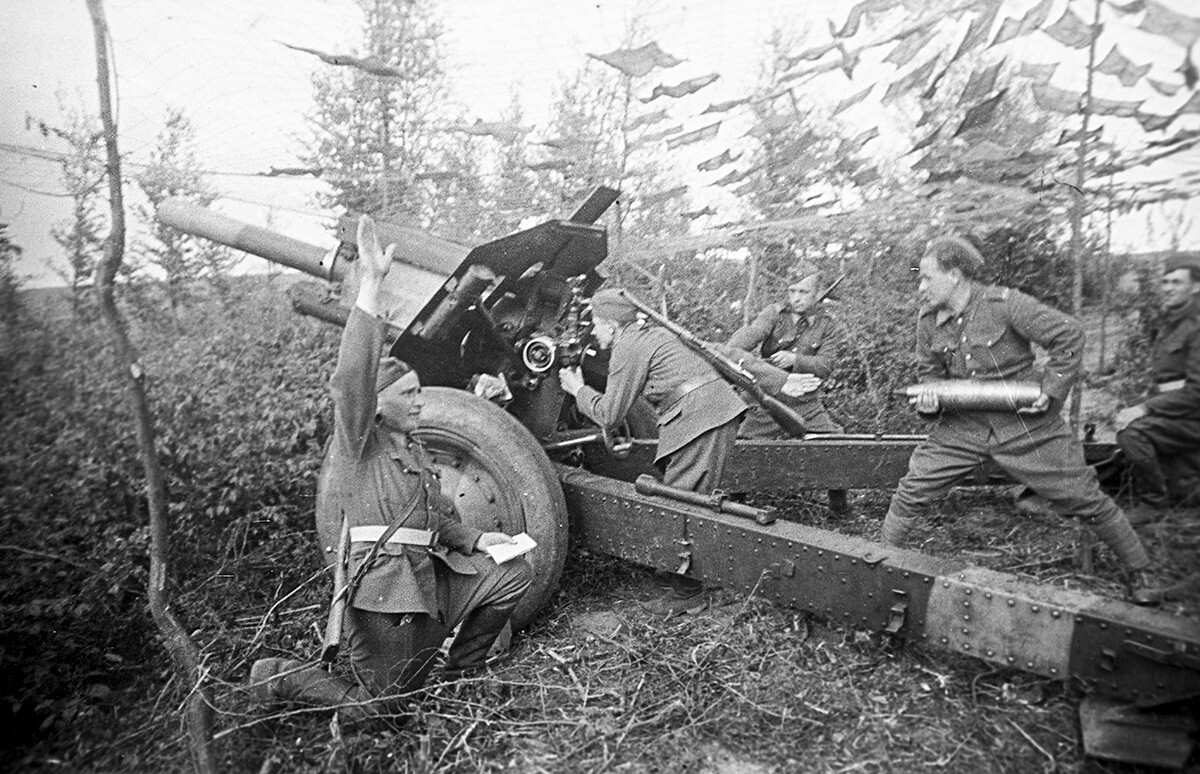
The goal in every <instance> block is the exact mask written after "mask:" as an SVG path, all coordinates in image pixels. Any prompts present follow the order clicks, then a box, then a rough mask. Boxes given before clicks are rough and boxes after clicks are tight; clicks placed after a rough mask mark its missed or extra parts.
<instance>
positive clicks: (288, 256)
mask: <svg viewBox="0 0 1200 774" xmlns="http://www.w3.org/2000/svg"><path fill="white" fill-rule="evenodd" d="M158 219H159V220H160V221H161V222H163V223H165V224H167V225H168V226H173V227H175V228H177V229H179V230H180V231H182V232H184V233H186V234H195V235H196V236H201V237H204V238H205V239H211V240H212V241H214V242H217V243H219V244H223V245H226V246H228V247H232V248H234V249H236V250H243V251H245V252H247V253H250V254H251V255H257V256H259V257H261V258H266V259H267V260H268V261H271V262H273V263H278V264H281V265H283V266H287V267H290V268H293V269H297V270H299V271H302V272H304V273H305V274H311V275H312V276H314V277H319V278H320V279H324V280H332V281H334V282H337V281H340V280H341V279H343V278H344V277H345V275H346V264H344V263H341V264H339V263H337V262H336V261H334V259H333V253H332V251H330V250H326V249H324V248H322V247H317V246H316V245H311V244H309V243H307V242H302V241H300V240H299V239H292V238H291V237H287V236H283V235H282V234H276V233H275V232H273V231H268V230H267V229H265V228H259V227H258V226H252V225H250V224H248V223H242V222H241V221H238V220H234V219H233V218H229V217H226V216H224V215H220V214H218V213H215V212H213V211H212V210H209V209H207V208H205V207H201V206H200V205H198V204H195V203H193V202H190V201H188V200H186V199H179V198H173V199H167V200H166V201H165V202H163V203H162V204H160V205H158Z"/></svg>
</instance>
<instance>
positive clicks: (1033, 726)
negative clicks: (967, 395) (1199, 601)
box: [70, 492, 1200, 774]
mask: <svg viewBox="0 0 1200 774" xmlns="http://www.w3.org/2000/svg"><path fill="white" fill-rule="evenodd" d="M871 497H873V496H865V495H864V496H860V498H859V499H858V501H857V502H856V512H857V513H859V514H860V515H858V516H854V517H851V518H849V519H845V518H843V519H841V520H840V521H839V523H840V524H841V526H842V527H843V528H844V529H845V531H855V529H857V528H862V529H863V530H864V531H867V530H868V528H869V527H870V524H871V518H870V517H869V516H868V514H869V513H874V512H877V510H878V509H876V508H874V507H873V506H872V504H871V503H869V502H866V500H869V499H871ZM987 499H988V497H986V496H985V493H984V492H979V493H976V492H966V493H964V495H963V496H962V497H960V500H959V506H960V512H959V517H958V518H957V519H953V520H951V519H945V520H943V522H942V523H941V524H940V525H939V526H940V527H941V529H939V530H937V532H936V533H935V532H934V531H932V530H931V532H930V543H929V544H927V546H926V547H927V548H929V549H941V548H942V547H943V546H942V545H941V544H940V543H938V544H934V539H933V537H932V536H933V534H943V533H948V536H947V537H946V538H938V540H943V539H944V540H946V541H947V542H953V541H960V543H959V545H960V546H961V549H962V550H963V551H966V552H967V553H970V552H971V551H975V550H977V548H978V546H979V545H991V544H990V543H988V542H987V540H988V538H987V536H986V535H987V534H991V533H994V532H995V531H996V530H1005V534H1006V535H1009V531H1011V528H1009V527H1006V526H1005V525H1006V524H1007V519H1006V517H1004V515H1003V513H1002V510H1003V507H1004V502H1003V501H1001V502H1000V507H999V508H997V507H993V508H991V509H990V511H989V508H988V507H986V503H985V501H986V500H987ZM990 499H991V501H992V503H993V504H995V503H996V498H995V496H994V494H993V495H992V496H991V498H990ZM791 508H792V515H802V514H807V516H806V518H808V519H809V520H810V521H821V520H831V519H832V518H833V517H831V516H829V515H828V514H827V513H826V512H825V510H824V509H823V508H821V507H819V506H817V505H816V504H815V502H810V501H807V500H803V499H801V500H794V501H793V504H792V505H791ZM945 527H950V529H949V530H946V529H944V528H945ZM981 532H982V533H985V534H982V535H981V534H979V533H981ZM1030 532H1032V533H1033V534H1030ZM1071 535H1072V531H1071V529H1070V528H1069V526H1064V525H1062V524H1060V523H1058V522H1050V523H1048V524H1046V525H1041V526H1039V528H1038V529H1037V530H1033V531H1030V530H1017V531H1016V532H1014V533H1012V534H1011V535H1009V537H1008V538H1007V539H1008V541H1009V542H1008V543H1001V544H1000V545H1001V546H1002V547H1003V549H1004V550H1005V551H1006V552H1011V553H1005V555H1004V559H1003V561H1000V558H999V557H993V556H992V555H991V554H988V555H986V556H981V557H980V558H981V559H983V560H986V561H995V564H996V566H997V567H998V568H1003V565H1005V564H1008V565H1010V566H1011V565H1020V564H1027V565H1036V566H1032V567H1030V569H1029V572H1030V574H1032V575H1034V576H1036V577H1038V578H1039V579H1041V580H1044V581H1047V582H1053V583H1063V584H1064V585H1071V586H1072V587H1081V586H1087V585H1088V583H1087V582H1086V580H1087V579H1086V578H1083V577H1080V576H1079V574H1078V573H1075V572H1073V571H1071V570H1070V568H1069V564H1070V562H1069V558H1068V559H1067V560H1066V563H1065V564H1064V563H1063V561H1062V560H1059V559H1055V558H1054V557H1053V555H1054V554H1055V552H1057V551H1062V550H1067V551H1068V552H1069V549H1070V547H1071ZM1047 537H1049V538H1050V539H1049V540H1047V542H1045V543H1041V542H1040V541H1042V540H1043V539H1046V538H1047ZM981 563H982V562H981ZM1022 572H1025V571H1024V570H1022ZM243 580H245V579H243ZM1093 583H1094V584H1099V585H1101V586H1103V585H1104V582H1103V581H1093ZM1075 584H1079V586H1075ZM321 585H322V584H321V583H319V582H318V583H310V584H305V585H303V587H300V585H299V584H298V585H297V586H296V587H292V588H289V587H287V586H284V585H280V586H279V587H278V589H277V591H276V594H275V596H276V598H277V599H283V598H284V597H287V601H286V602H285V603H284V604H282V605H280V606H278V607H277V608H276V611H275V614H274V615H273V616H272V617H271V618H270V620H268V619H267V618H264V617H263V616H261V614H260V615H251V616H244V617H241V618H239V619H234V621H233V623H232V624H231V625H228V626H226V627H225V629H224V630H223V631H220V632H213V633H212V639H211V640H210V642H211V643H213V644H212V645H211V646H210V651H209V656H210V658H211V663H212V666H213V668H214V671H215V672H216V674H215V675H214V677H217V678H224V679H225V680H226V682H225V684H224V688H223V689H222V690H220V691H218V693H219V694H220V700H219V701H220V705H221V706H220V709H221V716H220V718H221V721H220V727H221V729H222V732H221V740H220V743H221V745H222V750H223V755H224V758H225V763H226V766H227V768H228V769H229V770H232V771H256V772H264V773H266V772H297V771H299V772H307V771H326V770H337V771H353V772H376V771H378V772H385V771H387V772H392V771H401V772H422V773H423V772H487V771H519V772H554V773H558V772H562V773H564V774H565V773H566V772H572V773H573V772H600V771H613V772H647V773H650V772H654V773H656V774H658V773H663V774H665V773H666V772H681V773H682V772H715V773H718V774H759V773H760V772H789V771H798V772H831V773H832V772H867V773H870V772H925V771H945V772H971V774H985V773H988V772H997V773H999V772H1043V771H1046V772H1049V771H1055V772H1126V773H1129V774H1132V772H1137V771H1141V769H1139V768H1137V767H1132V766H1123V765H1118V764H1105V763H1102V762H1098V761H1095V760H1089V759H1085V758H1084V757H1083V754H1082V748H1081V745H1080V742H1079V738H1078V730H1077V720H1076V709H1075V707H1076V702H1077V700H1078V699H1079V698H1080V695H1079V692H1078V691H1077V690H1076V689H1075V688H1074V687H1073V686H1071V685H1068V684H1064V683H1060V682H1053V681H1048V680H1044V679H1041V678H1038V677H1036V676H1032V675H1028V674H1024V673H1021V672H1016V671H1012V670H1007V669H996V668H993V667H991V666H990V665H987V664H985V663H983V662H980V661H976V660H974V659H969V658H965V657H959V656H955V655H952V654H947V653H942V652H938V651H932V650H926V649H923V648H919V647H905V646H903V645H902V643H899V642H896V641H893V640H891V639H889V638H888V637H886V636H883V635H879V634H875V633H866V632H861V631H848V630H840V629H834V628H831V627H829V626H827V625H826V624H825V623H823V622H822V621H820V620H818V619H814V618H810V617H808V616H806V615H803V614H796V613H793V612H791V611H787V610H783V609H780V608H777V607H774V606H772V605H770V604H768V603H766V602H763V601H760V600H758V599H756V598H754V597H753V596H751V597H749V598H746V597H743V596H738V595H733V594H730V593H727V592H724V591H720V590H715V591H713V592H712V593H711V595H710V598H711V604H710V605H709V607H708V608H707V609H706V610H704V611H702V612H700V613H697V614H685V615H681V616H678V617H675V618H671V619H666V618H664V617H661V616H655V615H652V614H651V613H649V612H648V611H647V610H646V609H645V608H644V607H643V605H642V604H641V603H642V602H643V601H644V600H647V599H650V598H651V597H652V596H653V595H654V594H656V593H657V591H658V587H657V586H656V584H655V583H654V580H653V576H652V574H651V573H649V572H648V571H646V570H643V569H641V568H637V567H633V566H631V565H628V564H625V563H622V562H619V561H616V560H613V559H609V558H606V557H599V556H591V555H587V554H585V553H579V552H576V553H573V554H572V555H571V558H570V562H569V567H568V571H567V573H566V576H565V580H564V584H563V588H562V591H561V592H560V594H559V596H558V598H557V600H556V602H555V604H554V606H553V609H552V610H550V611H549V612H548V613H547V614H546V615H545V616H544V617H543V618H542V619H540V620H539V621H538V622H537V623H536V624H535V625H534V627H533V628H532V629H531V630H530V631H528V632H526V633H523V634H521V635H518V637H517V638H516V639H515V640H514V644H513V650H512V651H511V652H510V654H509V656H508V657H507V658H506V659H504V660H503V661H502V662H501V663H500V664H498V665H496V666H494V667H493V668H492V669H491V670H489V672H487V673H485V674H484V675H482V676H480V677H476V678H471V679H468V680H464V681H461V682H458V683H452V684H438V683H437V682H436V681H434V682H432V683H431V685H430V687H428V688H427V689H426V691H425V692H424V694H423V695H422V696H421V697H420V700H419V702H417V703H416V705H415V714H414V715H413V716H412V717H411V718H409V719H408V721H407V723H406V724H405V725H404V726H403V727H402V728H401V729H400V730H395V729H386V728H382V727H373V728H369V729H360V730H358V731H350V730H344V729H340V728H338V727H337V726H336V724H331V723H330V722H329V721H330V716H329V714H328V713H327V712H320V711H314V710H311V709H306V708H299V707H291V708H284V709H282V710H280V711H277V712H275V713H273V714H270V713H264V712H262V711H261V710H258V709H256V708H253V707H250V706H249V705H248V703H247V701H246V699H245V695H244V692H243V691H242V690H241V687H240V685H239V683H240V681H241V680H244V678H245V673H246V670H247V668H248V664H249V662H250V661H251V660H252V659H253V658H257V657H260V656H262V655H267V654H269V653H284V654H290V655H293V656H297V655H298V656H300V657H303V656H305V655H307V654H309V653H311V652H312V650H313V649H314V646H313V643H314V642H315V637H316V636H317V633H316V631H315V629H314V627H313V622H314V620H315V618H316V615H315V613H316V611H314V610H312V609H311V608H310V605H311V604H314V602H310V601H309V600H310V599H311V600H318V599H319V598H320V596H321V594H320V593H319V592H320V590H321V589H320V588H318V587H320V586H321ZM264 609H265V608H264ZM264 622H266V623H267V624H268V625H266V626H264ZM129 698H131V699H132V698H134V696H133V695H131V696H130V697H129ZM180 698H181V692H180V690H179V687H178V686H173V685H171V684H170V683H169V682H168V683H167V684H166V685H165V686H160V688H159V692H158V695H157V697H156V698H154V699H153V700H150V699H147V698H143V700H142V701H141V702H140V703H139V704H138V705H137V707H136V708H135V711H134V712H133V713H132V716H129V715H127V717H128V718H129V720H126V721H125V722H124V723H121V724H119V725H120V726H122V727H123V730H124V733H123V734H114V735H113V736H111V737H109V739H108V740H107V743H101V744H100V745H99V746H95V745H96V743H97V742H100V740H98V739H93V740H91V745H85V747H90V749H86V750H85V749H83V748H80V749H79V752H80V753H82V754H81V755H80V756H79V757H77V758H74V759H73V760H71V761H70V764H71V765H72V767H73V768H74V769H76V770H84V769H93V770H111V769H115V768H122V769H124V770H143V771H182V770H185V769H186V768H187V763H186V754H185V748H184V746H183V744H182V738H181V736H180V733H179V729H178V728H177V727H176V726H175V725H174V723H175V721H174V719H173V718H174V717H176V716H175V715H174V709H175V707H176V705H177V704H178V702H179V701H180ZM130 721H132V722H130ZM114 730H115V729H114ZM81 741H82V740H81ZM1191 771H1193V772H1196V771H1200V761H1198V760H1197V759H1195V758H1193V764H1192V768H1191Z"/></svg>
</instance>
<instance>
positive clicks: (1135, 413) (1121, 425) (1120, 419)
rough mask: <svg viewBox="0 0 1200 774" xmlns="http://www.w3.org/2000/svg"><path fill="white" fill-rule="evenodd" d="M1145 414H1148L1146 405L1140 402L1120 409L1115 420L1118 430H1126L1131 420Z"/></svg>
mask: <svg viewBox="0 0 1200 774" xmlns="http://www.w3.org/2000/svg"><path fill="white" fill-rule="evenodd" d="M1144 416H1146V407H1145V406H1143V405H1141V404H1138V405H1136V406H1129V407H1127V408H1123V409H1121V410H1120V411H1118V412H1117V416H1116V418H1115V420H1114V421H1115V422H1116V425H1117V429H1118V430H1124V429H1125V428H1126V427H1127V426H1128V425H1129V423H1130V422H1133V421H1135V420H1138V419H1141V418H1142V417H1144Z"/></svg>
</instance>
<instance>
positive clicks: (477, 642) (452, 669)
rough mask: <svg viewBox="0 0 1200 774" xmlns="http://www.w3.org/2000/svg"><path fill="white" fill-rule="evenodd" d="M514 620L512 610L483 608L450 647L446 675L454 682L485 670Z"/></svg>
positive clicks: (468, 621)
mask: <svg viewBox="0 0 1200 774" xmlns="http://www.w3.org/2000/svg"><path fill="white" fill-rule="evenodd" d="M511 617H512V609H511V607H509V606H503V607H500V608H496V607H480V608H477V609H475V610H473V611H471V614H470V615H468V616H467V618H466V620H464V621H463V623H462V626H461V627H460V628H459V630H458V636H457V637H455V638H454V642H452V643H451V644H450V652H449V653H448V654H447V656H446V665H445V666H444V667H443V668H442V673H443V674H445V675H446V676H447V677H449V678H451V679H453V678H455V677H458V676H462V675H464V674H467V673H470V672H475V671H477V670H480V669H482V668H483V667H485V666H486V665H487V655H488V651H490V650H491V648H492V644H493V643H495V642H496V639H497V638H498V637H499V636H500V633H501V632H503V631H504V627H505V625H506V624H507V623H508V621H509V618H511Z"/></svg>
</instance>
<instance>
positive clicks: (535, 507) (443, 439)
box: [416, 387, 567, 629]
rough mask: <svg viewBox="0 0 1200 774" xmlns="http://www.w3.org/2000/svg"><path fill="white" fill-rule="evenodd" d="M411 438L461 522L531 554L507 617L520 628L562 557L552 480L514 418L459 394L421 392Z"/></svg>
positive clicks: (546, 591)
mask: <svg viewBox="0 0 1200 774" xmlns="http://www.w3.org/2000/svg"><path fill="white" fill-rule="evenodd" d="M421 394H422V397H423V398H424V400H425V406H424V408H423V409H422V410H421V421H420V425H419V427H418V429H417V431H416V435H417V436H418V437H419V438H420V439H421V440H422V441H423V442H424V443H425V446H426V448H427V449H428V451H429V456H430V459H431V461H432V463H433V465H434V467H435V469H437V471H438V472H439V474H440V476H441V482H442V491H443V492H444V493H445V494H446V496H447V497H451V498H453V499H454V502H455V505H456V506H457V508H458V512H459V514H460V515H461V516H462V520H463V522H464V523H465V524H470V525H471V526H473V527H476V528H478V529H482V530H485V531H500V532H507V533H508V534H510V535H515V534H517V533H520V532H528V533H529V535H530V537H532V538H533V539H534V540H535V541H537V544H538V546H537V548H535V549H534V550H533V551H532V552H531V553H530V554H528V555H527V556H526V558H527V559H528V560H529V562H530V564H531V565H533V570H534V578H533V584H532V585H531V586H530V588H529V591H528V592H527V593H526V595H525V598H524V599H522V600H521V604H520V605H518V606H517V609H516V612H515V613H514V614H513V626H514V628H517V629H521V628H524V627H525V626H527V625H528V624H529V622H530V621H532V620H533V618H534V616H535V615H536V614H537V611H538V610H539V609H541V607H542V606H543V605H545V604H546V603H547V602H549V601H550V598H551V597H552V596H553V594H554V591H555V589H556V588H557V587H558V580H559V577H560V576H561V575H562V569H563V563H564V561H565V560H566V555H567V505H566V501H565V500H564V499H563V492H562V485H561V484H560V483H559V481H558V474H557V472H556V471H555V468H554V466H553V465H552V464H551V462H550V459H549V458H548V457H547V456H546V453H545V452H544V451H542V447H541V446H540V445H539V444H538V443H537V441H536V440H535V439H534V437H533V435H531V434H530V432H529V431H528V430H527V429H526V428H525V426H524V425H522V424H521V423H520V422H519V421H517V419H516V418H515V417H514V416H512V415H511V414H509V413H508V412H506V411H504V410H503V409H501V408H500V407H498V406H496V405H495V404H493V403H490V402H488V401H486V400H483V399H482V398H478V397H476V396H474V395H472V394H470V393H468V392H464V391H462V390H455V389H450V388H448V387H426V388H424V389H423V390H422V391H421Z"/></svg>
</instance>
